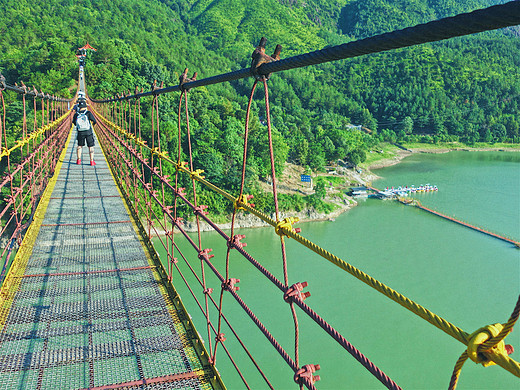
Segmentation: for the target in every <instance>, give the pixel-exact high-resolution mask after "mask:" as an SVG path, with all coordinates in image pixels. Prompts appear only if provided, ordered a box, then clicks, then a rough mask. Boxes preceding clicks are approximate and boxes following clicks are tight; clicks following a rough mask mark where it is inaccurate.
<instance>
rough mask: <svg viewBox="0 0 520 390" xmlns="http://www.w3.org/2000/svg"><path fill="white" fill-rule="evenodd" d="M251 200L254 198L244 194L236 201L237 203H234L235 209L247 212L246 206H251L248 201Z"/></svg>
mask: <svg viewBox="0 0 520 390" xmlns="http://www.w3.org/2000/svg"><path fill="white" fill-rule="evenodd" d="M251 198H252V197H251V196H250V195H246V194H242V195H240V196H239V197H238V198H236V199H235V201H234V202H233V207H234V208H235V210H245V207H244V206H249V204H248V203H247V201H248V200H249V199H251Z"/></svg>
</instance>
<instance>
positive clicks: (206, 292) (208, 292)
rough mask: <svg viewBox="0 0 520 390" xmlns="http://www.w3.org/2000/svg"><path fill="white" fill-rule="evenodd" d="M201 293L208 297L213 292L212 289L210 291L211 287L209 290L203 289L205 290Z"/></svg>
mask: <svg viewBox="0 0 520 390" xmlns="http://www.w3.org/2000/svg"><path fill="white" fill-rule="evenodd" d="M203 292H204V294H208V295H210V294H211V293H212V292H213V289H212V288H211V287H210V288H205V289H204V290H203Z"/></svg>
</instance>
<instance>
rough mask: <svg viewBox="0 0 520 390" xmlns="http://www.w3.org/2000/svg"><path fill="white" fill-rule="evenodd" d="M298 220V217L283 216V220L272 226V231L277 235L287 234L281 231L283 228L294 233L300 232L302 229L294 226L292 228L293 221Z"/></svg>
mask: <svg viewBox="0 0 520 390" xmlns="http://www.w3.org/2000/svg"><path fill="white" fill-rule="evenodd" d="M299 220H300V218H298V217H288V218H284V219H283V220H281V221H279V222H278V223H277V224H276V227H275V228H274V231H275V232H276V234H278V235H279V236H287V233H285V232H284V231H283V229H286V230H289V231H293V232H295V233H300V232H301V231H302V230H301V229H300V228H295V229H293V227H292V225H293V223H296V222H298V221H299Z"/></svg>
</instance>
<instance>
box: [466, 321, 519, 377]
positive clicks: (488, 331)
mask: <svg viewBox="0 0 520 390" xmlns="http://www.w3.org/2000/svg"><path fill="white" fill-rule="evenodd" d="M503 328H504V325H502V324H494V325H487V326H484V327H482V328H480V329H478V330H477V331H475V332H473V333H472V334H470V335H469V337H468V350H467V352H468V357H469V358H470V359H471V360H473V361H474V362H475V363H477V364H482V365H483V366H484V367H488V366H492V365H494V364H496V363H495V362H493V361H492V360H491V359H489V358H488V357H487V356H486V355H487V354H488V353H493V354H497V355H502V356H507V355H509V354H511V353H513V351H514V348H513V346H512V345H505V343H504V340H501V341H499V342H498V343H497V344H496V345H495V346H493V347H491V348H490V349H488V350H487V351H479V350H478V349H479V347H480V345H481V344H484V343H485V342H486V341H487V340H489V339H490V338H493V337H496V336H498V335H499V334H500V332H501V331H502V329H503Z"/></svg>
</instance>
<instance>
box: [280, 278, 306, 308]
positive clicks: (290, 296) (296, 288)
mask: <svg viewBox="0 0 520 390" xmlns="http://www.w3.org/2000/svg"><path fill="white" fill-rule="evenodd" d="M305 287H307V282H302V283H295V284H293V285H292V286H290V287H289V288H288V289H287V291H286V292H285V294H283V300H284V301H285V302H287V303H291V302H292V301H293V300H294V298H298V299H299V300H300V301H304V300H305V299H307V298H309V297H310V296H311V293H310V292H308V291H306V292H302V290H303V289H304V288H305Z"/></svg>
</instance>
